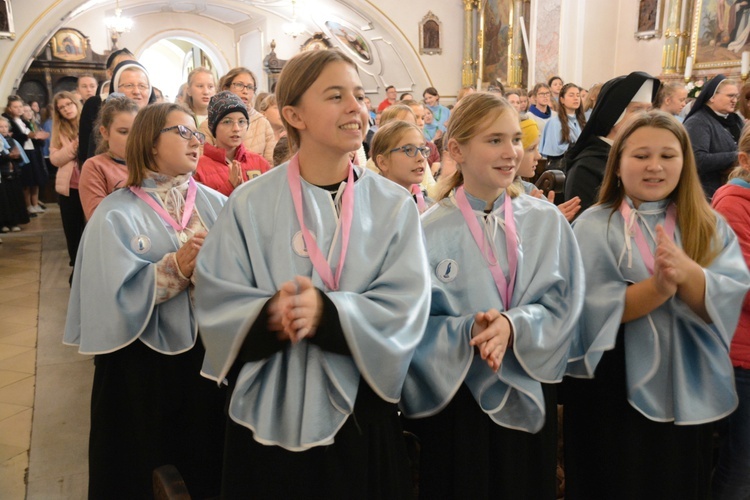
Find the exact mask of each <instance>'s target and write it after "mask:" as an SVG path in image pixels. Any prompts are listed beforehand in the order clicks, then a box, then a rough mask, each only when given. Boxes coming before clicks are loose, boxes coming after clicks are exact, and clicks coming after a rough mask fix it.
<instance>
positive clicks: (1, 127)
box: [0, 120, 10, 137]
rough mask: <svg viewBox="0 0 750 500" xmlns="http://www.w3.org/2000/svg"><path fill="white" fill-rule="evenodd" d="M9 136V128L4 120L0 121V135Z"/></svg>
mask: <svg viewBox="0 0 750 500" xmlns="http://www.w3.org/2000/svg"><path fill="white" fill-rule="evenodd" d="M8 134H10V126H9V125H8V122H6V121H5V120H0V135H2V136H3V137H7V136H8Z"/></svg>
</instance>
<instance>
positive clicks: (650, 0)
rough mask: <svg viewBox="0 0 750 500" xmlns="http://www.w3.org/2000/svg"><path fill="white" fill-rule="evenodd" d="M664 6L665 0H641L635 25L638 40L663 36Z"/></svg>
mask: <svg viewBox="0 0 750 500" xmlns="http://www.w3.org/2000/svg"><path fill="white" fill-rule="evenodd" d="M663 7H664V0H640V2H639V3H638V19H637V22H636V26H635V39H636V40H650V39H651V38H661V34H662V30H661V28H662V23H663V21H664V19H663V16H664V11H663Z"/></svg>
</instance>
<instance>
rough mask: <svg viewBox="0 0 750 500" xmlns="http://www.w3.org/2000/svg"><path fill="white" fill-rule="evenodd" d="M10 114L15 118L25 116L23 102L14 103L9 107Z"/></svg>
mask: <svg viewBox="0 0 750 500" xmlns="http://www.w3.org/2000/svg"><path fill="white" fill-rule="evenodd" d="M7 111H8V114H9V115H10V116H12V117H13V118H20V117H21V116H23V101H13V102H11V103H10V104H9V105H8V109H7Z"/></svg>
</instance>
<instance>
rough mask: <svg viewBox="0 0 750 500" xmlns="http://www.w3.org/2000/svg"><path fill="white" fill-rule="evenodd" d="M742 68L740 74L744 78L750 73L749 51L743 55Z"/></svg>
mask: <svg viewBox="0 0 750 500" xmlns="http://www.w3.org/2000/svg"><path fill="white" fill-rule="evenodd" d="M740 67H741V68H742V69H741V70H740V73H741V74H742V76H743V78H744V77H746V76H747V74H748V72H750V52H748V51H747V50H746V51H744V52H743V53H742V65H741V66H740Z"/></svg>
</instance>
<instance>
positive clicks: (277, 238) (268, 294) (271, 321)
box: [196, 50, 429, 498]
mask: <svg viewBox="0 0 750 500" xmlns="http://www.w3.org/2000/svg"><path fill="white" fill-rule="evenodd" d="M277 97H278V105H279V108H280V109H281V114H282V117H283V119H284V122H285V125H286V128H287V135H288V137H289V140H290V142H291V144H292V146H293V147H297V148H298V152H297V154H296V155H295V156H294V157H292V159H291V160H290V161H289V162H288V163H285V164H282V165H280V166H278V167H276V168H274V169H273V170H271V171H270V172H268V173H267V174H264V175H262V176H260V177H259V178H258V179H255V180H254V181H252V182H250V183H248V184H247V185H246V186H243V187H242V189H240V190H238V191H236V192H235V193H234V194H233V195H232V197H231V198H230V200H229V203H228V205H227V207H226V208H225V210H224V212H223V214H222V217H221V218H220V220H219V221H218V222H217V225H216V226H214V229H213V230H212V232H211V233H210V235H209V237H208V238H207V239H206V243H205V245H204V246H203V249H202V250H201V253H200V256H199V259H198V264H197V267H196V270H197V275H198V276H197V279H198V282H199V283H200V285H199V287H198V288H197V296H196V299H197V300H196V306H197V308H198V317H199V322H200V329H201V336H202V338H203V341H204V344H205V345H206V361H205V365H204V368H203V372H204V373H205V374H206V375H207V376H209V377H211V378H213V379H215V380H216V381H217V382H219V383H221V382H222V381H224V380H225V379H228V381H229V387H230V390H231V391H232V397H231V401H230V402H229V405H228V415H229V416H228V423H227V433H228V435H227V443H228V447H227V449H226V453H225V457H224V481H223V488H222V490H223V491H222V496H223V497H225V498H305V497H310V496H311V495H312V496H316V497H320V498H367V497H370V498H372V497H375V498H405V497H408V496H409V495H410V493H411V485H410V481H409V468H408V459H407V456H406V451H405V445H404V442H403V434H402V431H401V426H400V422H399V420H398V413H397V407H396V403H397V402H398V400H399V398H400V396H401V388H402V386H403V381H404V377H405V376H406V370H407V367H408V365H409V361H410V360H411V357H412V354H413V352H414V349H415V348H416V345H417V343H418V342H419V340H420V338H421V337H422V334H423V331H424V326H425V324H426V322H427V314H428V303H429V292H428V281H429V278H428V272H427V267H426V264H425V263H426V256H425V253H424V247H423V246H422V237H421V234H420V229H419V220H418V212H417V208H416V206H415V204H414V202H413V201H412V199H411V197H410V196H409V193H407V192H406V191H405V190H403V189H401V188H400V187H398V186H396V185H395V184H393V183H392V182H390V181H388V180H386V179H383V178H382V177H381V176H379V175H376V174H373V173H372V172H370V171H369V170H367V169H364V168H361V167H358V166H353V165H352V164H351V162H350V160H349V158H350V152H352V151H356V150H357V149H358V148H359V147H360V146H361V144H362V140H363V137H364V131H365V129H366V128H367V122H368V113H367V109H366V108H365V105H364V97H365V91H364V88H363V86H362V82H361V81H360V79H359V76H358V74H357V66H356V64H355V63H354V62H353V61H352V60H351V59H350V58H349V57H348V56H346V55H344V54H343V53H342V52H339V51H336V50H317V51H309V52H302V53H300V54H298V55H296V56H295V57H293V58H292V59H290V60H289V61H288V62H287V63H286V65H285V66H284V69H283V71H282V72H281V75H280V77H279V82H278V87H277Z"/></svg>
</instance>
